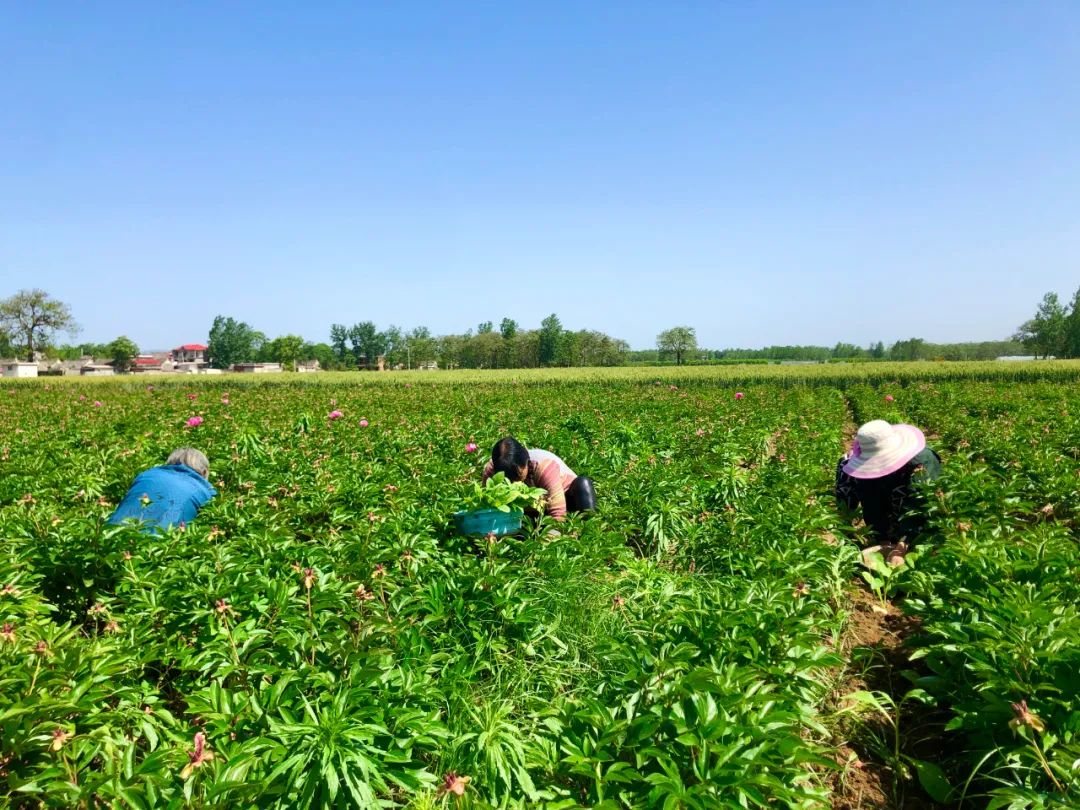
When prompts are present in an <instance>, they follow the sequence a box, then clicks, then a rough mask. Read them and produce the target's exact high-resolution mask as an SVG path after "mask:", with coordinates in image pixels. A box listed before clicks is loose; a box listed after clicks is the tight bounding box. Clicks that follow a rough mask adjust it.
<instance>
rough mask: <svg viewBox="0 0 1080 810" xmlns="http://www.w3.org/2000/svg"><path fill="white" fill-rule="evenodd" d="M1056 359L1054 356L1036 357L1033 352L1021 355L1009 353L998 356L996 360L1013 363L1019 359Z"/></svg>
mask: <svg viewBox="0 0 1080 810" xmlns="http://www.w3.org/2000/svg"><path fill="white" fill-rule="evenodd" d="M1056 359H1057V358H1056V357H1036V356H1035V355H1033V354H1023V355H1021V354H1016V355H1011V354H1010V355H1006V356H1004V357H999V358H998V360H1000V361H1001V362H1003V363H1015V362H1019V361H1021V360H1056Z"/></svg>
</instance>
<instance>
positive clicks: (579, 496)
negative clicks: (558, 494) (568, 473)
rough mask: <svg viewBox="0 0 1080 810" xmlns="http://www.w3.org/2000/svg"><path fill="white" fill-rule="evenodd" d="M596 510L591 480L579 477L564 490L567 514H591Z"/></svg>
mask: <svg viewBox="0 0 1080 810" xmlns="http://www.w3.org/2000/svg"><path fill="white" fill-rule="evenodd" d="M595 509H596V490H595V489H593V482H592V479H591V478H586V477H585V476H584V475H579V476H578V477H577V478H575V479H574V482H573V483H572V484H570V486H569V488H568V489H567V490H566V511H567V512H592V511H593V510H595Z"/></svg>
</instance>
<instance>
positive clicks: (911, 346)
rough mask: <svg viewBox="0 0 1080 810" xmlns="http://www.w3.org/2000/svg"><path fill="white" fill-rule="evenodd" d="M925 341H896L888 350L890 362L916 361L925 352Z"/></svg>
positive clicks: (916, 339) (914, 339) (910, 339)
mask: <svg viewBox="0 0 1080 810" xmlns="http://www.w3.org/2000/svg"><path fill="white" fill-rule="evenodd" d="M925 345H926V341H925V340H923V339H922V338H908V339H907V340H898V341H896V343H894V344H893V345H892V346H891V347H890V348H889V359H890V360H918V359H919V358H920V357H922V356H923V354H924V352H925V349H924V347H925Z"/></svg>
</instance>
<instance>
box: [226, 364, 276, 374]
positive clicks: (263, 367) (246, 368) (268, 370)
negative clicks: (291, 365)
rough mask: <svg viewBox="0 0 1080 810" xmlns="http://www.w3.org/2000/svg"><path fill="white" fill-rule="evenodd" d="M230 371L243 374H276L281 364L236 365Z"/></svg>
mask: <svg viewBox="0 0 1080 810" xmlns="http://www.w3.org/2000/svg"><path fill="white" fill-rule="evenodd" d="M232 370H233V371H239V372H241V373H243V374H277V373H278V372H280V371H281V370H282V368H281V363H237V364H235V365H234V366H233V367H232Z"/></svg>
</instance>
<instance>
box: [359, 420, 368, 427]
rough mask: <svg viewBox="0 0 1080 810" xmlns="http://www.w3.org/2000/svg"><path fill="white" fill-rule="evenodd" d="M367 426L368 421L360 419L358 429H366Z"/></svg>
mask: <svg viewBox="0 0 1080 810" xmlns="http://www.w3.org/2000/svg"><path fill="white" fill-rule="evenodd" d="M367 426H368V420H367V419H361V420H360V427H367Z"/></svg>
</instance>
